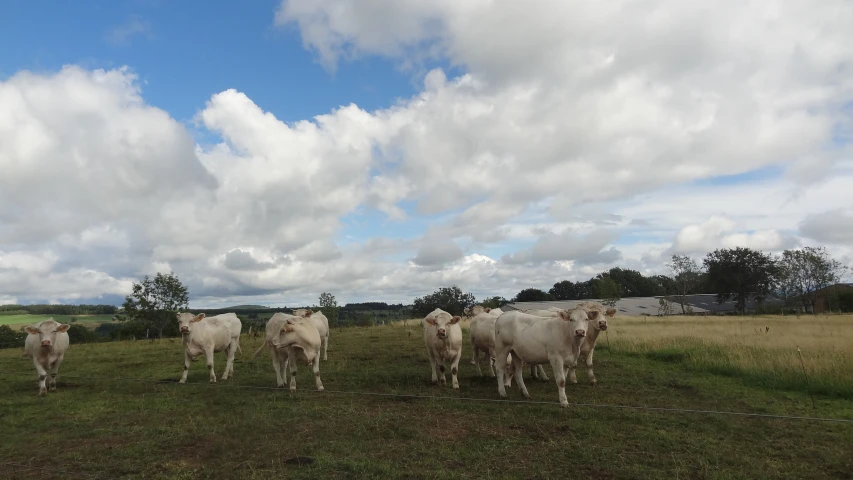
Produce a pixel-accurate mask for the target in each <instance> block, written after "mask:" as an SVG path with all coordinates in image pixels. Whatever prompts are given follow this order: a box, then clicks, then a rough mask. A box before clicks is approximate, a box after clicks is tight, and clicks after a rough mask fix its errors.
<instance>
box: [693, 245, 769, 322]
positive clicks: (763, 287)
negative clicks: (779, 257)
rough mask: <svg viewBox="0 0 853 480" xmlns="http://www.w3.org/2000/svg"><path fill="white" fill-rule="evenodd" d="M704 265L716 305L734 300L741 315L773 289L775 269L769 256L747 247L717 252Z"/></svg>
mask: <svg viewBox="0 0 853 480" xmlns="http://www.w3.org/2000/svg"><path fill="white" fill-rule="evenodd" d="M703 263H704V265H705V270H706V271H707V279H708V286H709V287H710V288H711V289H713V290H714V292H715V293H716V294H717V303H723V302H725V301H727V300H731V299H734V301H735V304H736V306H735V308H736V309H737V311H739V312H740V313H746V304H747V302H748V301H749V300H750V299H753V300H755V301H756V302H758V303H760V302H762V301H764V299H765V298H766V297H767V295H769V294H770V292H771V291H772V289H773V286H774V280H775V278H776V265H775V262H774V260H773V258H772V257H771V256H770V255H768V254H765V253H762V252H759V251H756V250H752V249H750V248H745V247H737V248H733V249H723V250H720V249H718V250H715V251H713V252H711V253H709V254H708V255H707V256H706V257H705V259H704V261H703Z"/></svg>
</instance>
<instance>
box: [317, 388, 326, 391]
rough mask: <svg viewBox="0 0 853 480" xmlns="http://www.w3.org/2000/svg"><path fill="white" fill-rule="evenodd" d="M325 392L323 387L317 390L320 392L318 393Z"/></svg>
mask: <svg viewBox="0 0 853 480" xmlns="http://www.w3.org/2000/svg"><path fill="white" fill-rule="evenodd" d="M323 390H325V388H323V387H318V388H317V391H318V392H322V391H323Z"/></svg>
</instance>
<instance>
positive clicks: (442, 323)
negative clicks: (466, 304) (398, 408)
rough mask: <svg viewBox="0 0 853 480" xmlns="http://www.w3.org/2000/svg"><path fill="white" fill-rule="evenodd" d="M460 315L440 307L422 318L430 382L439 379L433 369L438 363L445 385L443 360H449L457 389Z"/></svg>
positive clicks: (460, 340) (460, 353)
mask: <svg viewBox="0 0 853 480" xmlns="http://www.w3.org/2000/svg"><path fill="white" fill-rule="evenodd" d="M459 320H462V317H460V316H458V315H457V316H452V315H450V314H449V313H447V312H445V311H444V310H442V309H440V308H436V309H435V310H433V311H432V312H431V313H430V314H429V315H427V316H426V318H424V343H426V347H427V354H428V355H429V363H430V366H432V382H433V383H436V382H438V381H439V377H438V374H437V372H436V370H435V367H436V364H438V368H439V370H441V384H442V385H445V384H446V383H447V379H446V378H445V376H444V370H445V366H444V364H445V362H448V361H449V362H450V376H451V378H452V379H453V388H454V389H457V390H458V389H459V379H458V378H457V376H456V375H457V374H458V373H459V360H460V359H461V358H462V327H460V326H459Z"/></svg>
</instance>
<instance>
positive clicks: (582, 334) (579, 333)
mask: <svg viewBox="0 0 853 480" xmlns="http://www.w3.org/2000/svg"><path fill="white" fill-rule="evenodd" d="M575 336H576V337H585V336H586V330H584V329H582V328H579V329H577V330H575Z"/></svg>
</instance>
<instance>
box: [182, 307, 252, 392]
mask: <svg viewBox="0 0 853 480" xmlns="http://www.w3.org/2000/svg"><path fill="white" fill-rule="evenodd" d="M177 317H178V327H179V329H180V332H181V341H182V342H183V344H184V374H183V375H181V380H180V382H178V383H187V374H188V373H189V371H190V364H191V363H192V362H193V361H195V359H196V358H197V357H198V356H199V355H202V354H204V357H205V359H207V369H208V371H209V372H210V383H216V374H215V373H214V372H213V354H214V353H218V352H225V354H226V355H227V359H228V360H227V361H226V363H225V371H224V372H223V373H222V380H228V377H229V376H233V375H234V353H235V352H237V351H238V350H240V330H241V329H242V328H243V324H242V323H241V322H240V319H239V318H237V315H236V314H234V313H222V314H220V315H214V316H212V317H208V316H206V315H205V314H204V313H199V314H198V315H193V314H192V313H189V312H184V313H178V314H177ZM240 354H241V355H242V350H240Z"/></svg>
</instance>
